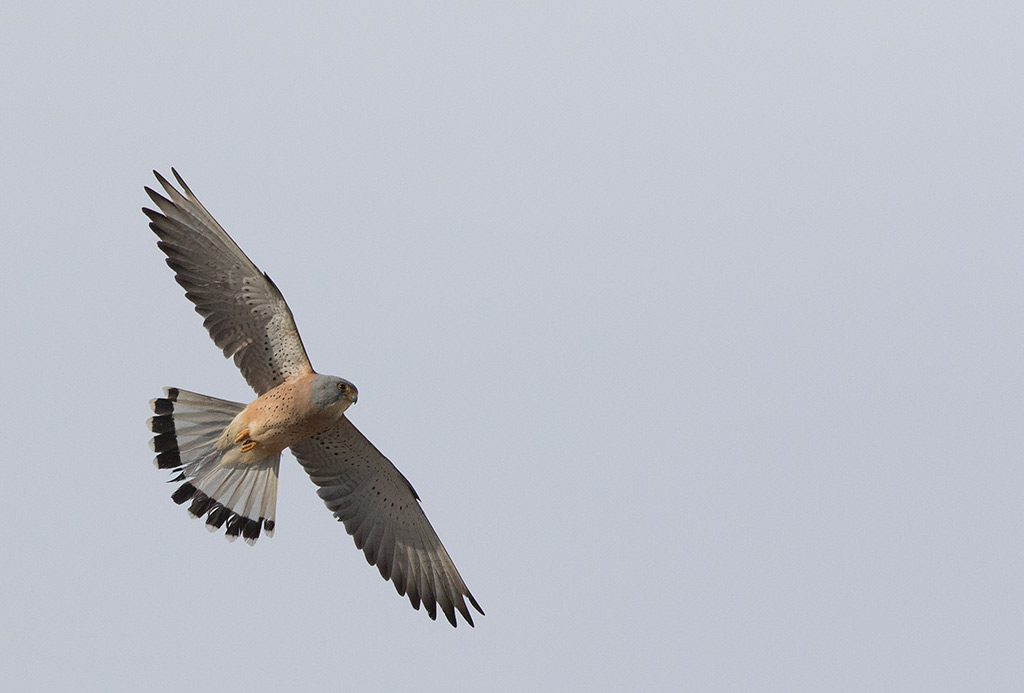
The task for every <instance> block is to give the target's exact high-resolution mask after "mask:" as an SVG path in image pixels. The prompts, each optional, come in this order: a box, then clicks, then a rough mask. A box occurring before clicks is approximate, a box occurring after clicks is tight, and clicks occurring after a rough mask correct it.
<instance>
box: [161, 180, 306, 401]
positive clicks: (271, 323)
mask: <svg viewBox="0 0 1024 693" xmlns="http://www.w3.org/2000/svg"><path fill="white" fill-rule="evenodd" d="M171 172H172V173H173V174H174V177H175V178H176V179H177V181H178V185H180V186H181V189H182V191H183V192H178V190H177V189H175V187H174V186H173V185H171V184H170V183H168V182H167V180H166V179H165V178H164V177H163V176H161V175H160V174H159V173H157V172H156V171H153V173H154V175H156V179H157V180H158V181H160V185H161V186H163V189H164V192H165V193H166V194H167V197H163V196H162V195H160V194H159V193H157V192H154V191H153V190H151V189H150V188H146V192H147V193H148V194H149V197H150V199H152V200H153V203H154V204H156V206H157V207H159V208H160V212H156V211H153V210H152V209H145V208H143V210H142V211H143V212H144V213H145V214H146V216H147V217H149V219H150V222H151V223H150V225H149V227H150V228H151V229H153V231H154V232H155V233H156V235H157V236H159V237H160V241H159V242H158V243H157V246H159V248H160V250H162V251H164V253H165V254H166V255H167V264H168V265H169V266H170V268H171V269H173V270H174V277H175V279H177V280H178V283H179V284H181V286H182V287H184V289H185V296H187V297H188V299H189V300H190V301H192V303H194V304H196V312H197V313H199V314H200V315H202V316H203V318H204V320H203V324H204V325H205V326H206V329H207V330H208V331H209V332H210V336H211V337H212V338H213V341H214V343H215V344H216V345H217V346H219V347H220V348H221V349H223V350H224V356H225V357H229V356H233V357H234V360H235V365H236V366H238V368H239V370H241V371H242V375H243V376H244V377H245V380H246V382H248V383H249V385H251V386H252V388H253V389H254V390H256V392H257V393H258V394H263V393H264V392H266V391H268V390H271V389H273V388H274V387H275V386H277V385H279V384H280V383H281V382H283V381H284V379H285V378H287V377H289V376H292V375H300V374H303V373H310V372H312V370H313V368H312V366H310V364H309V358H308V357H307V356H306V349H305V348H304V347H303V346H302V340H301V339H300V338H299V332H298V330H297V329H296V327H295V320H294V319H293V318H292V312H291V310H290V309H289V308H288V304H287V303H285V301H284V296H282V295H281V292H280V291H279V290H278V288H277V287H276V286H275V285H274V282H273V281H271V280H270V277H269V276H267V275H266V274H265V273H263V272H261V271H260V270H259V268H257V267H256V265H254V264H253V263H252V261H251V260H250V259H249V258H248V257H246V256H245V253H243V252H242V250H241V248H239V247H238V245H236V244H235V242H234V241H233V240H231V237H230V236H228V234H227V233H226V232H225V231H224V229H223V228H222V227H221V225H220V224H218V223H217V220H216V219H214V218H213V217H212V216H211V215H210V213H209V212H207V211H206V208H205V207H203V205H202V204H201V203H200V202H199V200H198V199H196V196H195V195H194V194H192V191H191V190H189V188H188V186H187V185H185V181H183V180H182V179H181V176H179V175H178V172H177V171H175V170H174V169H173V168H172V169H171ZM161 212H162V214H161Z"/></svg>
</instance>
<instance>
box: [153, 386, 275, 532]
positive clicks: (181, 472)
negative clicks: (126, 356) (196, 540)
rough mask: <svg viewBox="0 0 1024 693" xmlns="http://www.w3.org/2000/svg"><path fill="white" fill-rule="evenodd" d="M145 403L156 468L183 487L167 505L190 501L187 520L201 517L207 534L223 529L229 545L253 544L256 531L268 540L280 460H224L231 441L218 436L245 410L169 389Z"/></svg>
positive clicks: (229, 403) (222, 402)
mask: <svg viewBox="0 0 1024 693" xmlns="http://www.w3.org/2000/svg"><path fill="white" fill-rule="evenodd" d="M149 404H150V406H151V407H152V409H153V413H154V416H153V417H151V418H150V419H149V430H151V431H152V432H153V433H154V434H156V435H154V436H153V439H152V441H150V447H152V448H153V451H154V452H156V459H155V460H154V462H155V463H156V466H157V467H158V468H159V469H170V470H171V471H173V472H177V475H176V476H175V477H174V478H173V479H171V481H172V482H177V481H184V482H185V483H183V484H182V485H181V486H179V487H178V489H177V490H176V491H175V492H174V493H173V494H171V500H173V501H174V502H175V503H177V504H178V505H181V504H183V503H185V501H188V500H191V501H192V503H191V505H189V507H188V513H189V515H191V516H192V517H202V516H203V515H206V528H207V529H208V530H210V531H211V532H215V531H217V530H218V529H220V528H221V527H222V526H225V525H226V526H227V527H226V530H225V531H226V534H227V538H228V539H229V540H231V541H234V540H235V539H237V538H238V536H239V534H241V535H242V537H243V538H244V539H245V541H246V542H247V543H249V544H254V543H256V540H257V539H258V538H259V536H260V530H261V529H262V530H263V531H264V532H266V534H267V536H272V535H273V534H274V516H275V512H276V508H277V471H278V467H279V465H280V461H281V455H280V454H276V455H271V456H268V457H264V458H260V459H257V460H253V461H247V462H244V463H243V462H237V461H236V462H229V461H226V460H225V459H224V454H225V453H226V452H228V451H229V450H230V449H231V447H232V441H224V440H222V434H223V433H224V430H225V429H226V428H227V427H228V424H230V423H231V422H232V420H233V419H234V418H235V417H236V416H237V415H238V414H239V412H241V411H242V410H243V409H244V408H245V405H244V404H240V403H238V402H230V401H228V400H223V399H217V398H216V397H207V396H206V395H200V394H197V393H195V392H189V391H187V390H179V389H178V388H173V387H167V388H164V396H163V397H158V398H157V399H153V400H150V403H149ZM234 457H235V459H237V456H234Z"/></svg>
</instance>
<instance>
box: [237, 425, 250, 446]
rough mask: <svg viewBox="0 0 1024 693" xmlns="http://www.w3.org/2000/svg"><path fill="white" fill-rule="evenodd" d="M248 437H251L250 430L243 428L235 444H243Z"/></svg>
mask: <svg viewBox="0 0 1024 693" xmlns="http://www.w3.org/2000/svg"><path fill="white" fill-rule="evenodd" d="M248 437H249V429H248V428H243V429H242V430H241V431H239V432H238V435H237V436H235V442H236V443H241V442H242V441H243V440H246V439H247V438H248Z"/></svg>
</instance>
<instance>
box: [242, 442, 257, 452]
mask: <svg viewBox="0 0 1024 693" xmlns="http://www.w3.org/2000/svg"><path fill="white" fill-rule="evenodd" d="M254 447H256V441H254V440H247V441H245V443H243V444H242V452H249V451H250V450H252V449H253V448H254Z"/></svg>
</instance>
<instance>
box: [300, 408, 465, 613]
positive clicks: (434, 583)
mask: <svg viewBox="0 0 1024 693" xmlns="http://www.w3.org/2000/svg"><path fill="white" fill-rule="evenodd" d="M291 449H292V452H293V453H295V456H296V457H297V458H298V460H299V462H300V463H301V464H302V466H303V468H305V470H306V472H307V473H308V474H309V476H310V478H311V479H312V480H313V483H315V484H316V485H317V487H318V488H317V494H318V495H319V496H320V498H322V499H323V501H324V503H326V504H327V507H328V508H329V509H330V510H331V512H333V513H334V516H335V517H337V518H338V519H339V520H341V521H342V522H344V523H345V529H346V530H347V531H348V533H349V534H351V535H352V537H353V539H355V542H356V548H359V549H362V550H363V552H364V553H365V554H366V560H367V562H368V563H369V564H370V565H376V566H377V569H378V570H380V574H381V576H382V577H383V578H384V579H385V580H391V581H392V582H393V583H394V584H395V589H397V590H398V593H399V594H407V595H408V596H409V601H410V602H411V603H412V605H413V608H415V609H419V608H420V602H422V603H423V606H424V607H426V610H427V613H428V614H429V615H430V618H432V619H436V618H437V605H440V606H441V611H442V612H443V613H444V615H445V616H446V617H447V618H448V621H449V622H450V623H451V624H452V625H453V626H455V625H457V624H456V621H455V610H456V609H458V611H459V613H461V614H462V616H463V618H465V619H466V622H467V623H469V625H471V626H472V625H473V618H472V617H471V616H470V611H469V609H468V608H467V606H466V602H465V600H464V599H463V597H465V598H467V599H469V603H470V604H472V605H473V607H474V608H475V609H476V610H477V611H479V612H480V613H481V614H482V613H483V609H481V608H480V605H479V604H477V602H476V600H475V599H474V598H473V595H472V594H470V593H469V588H467V587H466V583H465V582H463V581H462V577H461V576H460V575H459V571H458V570H456V568H455V564H454V563H452V559H451V557H450V556H449V555H448V552H447V551H446V550H445V548H444V546H443V545H442V544H441V540H440V539H439V538H438V536H437V533H436V532H435V531H434V528H433V527H431V526H430V522H429V521H428V520H427V516H426V515H424V514H423V509H422V508H420V504H419V496H417V495H416V491H415V490H413V487H412V485H411V484H410V483H409V482H408V481H407V480H406V478H405V477H404V476H402V473H401V472H399V471H398V470H397V469H396V468H395V466H394V465H393V464H391V462H390V461H389V460H388V458H386V457H384V455H382V454H381V453H380V451H379V450H377V448H375V447H374V446H373V444H372V443H371V442H370V441H369V440H367V439H366V437H365V436H363V434H362V433H360V432H359V431H358V430H356V427H355V426H353V425H352V423H351V422H350V421H349V420H348V419H347V418H342V419H341V421H340V422H339V423H338V424H337V425H336V426H335V427H334V428H332V429H329V430H328V431H326V432H325V433H321V434H319V435H316V436H312V437H309V438H304V439H303V440H301V441H299V442H298V443H296V444H295V445H293V446H292V447H291Z"/></svg>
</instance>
